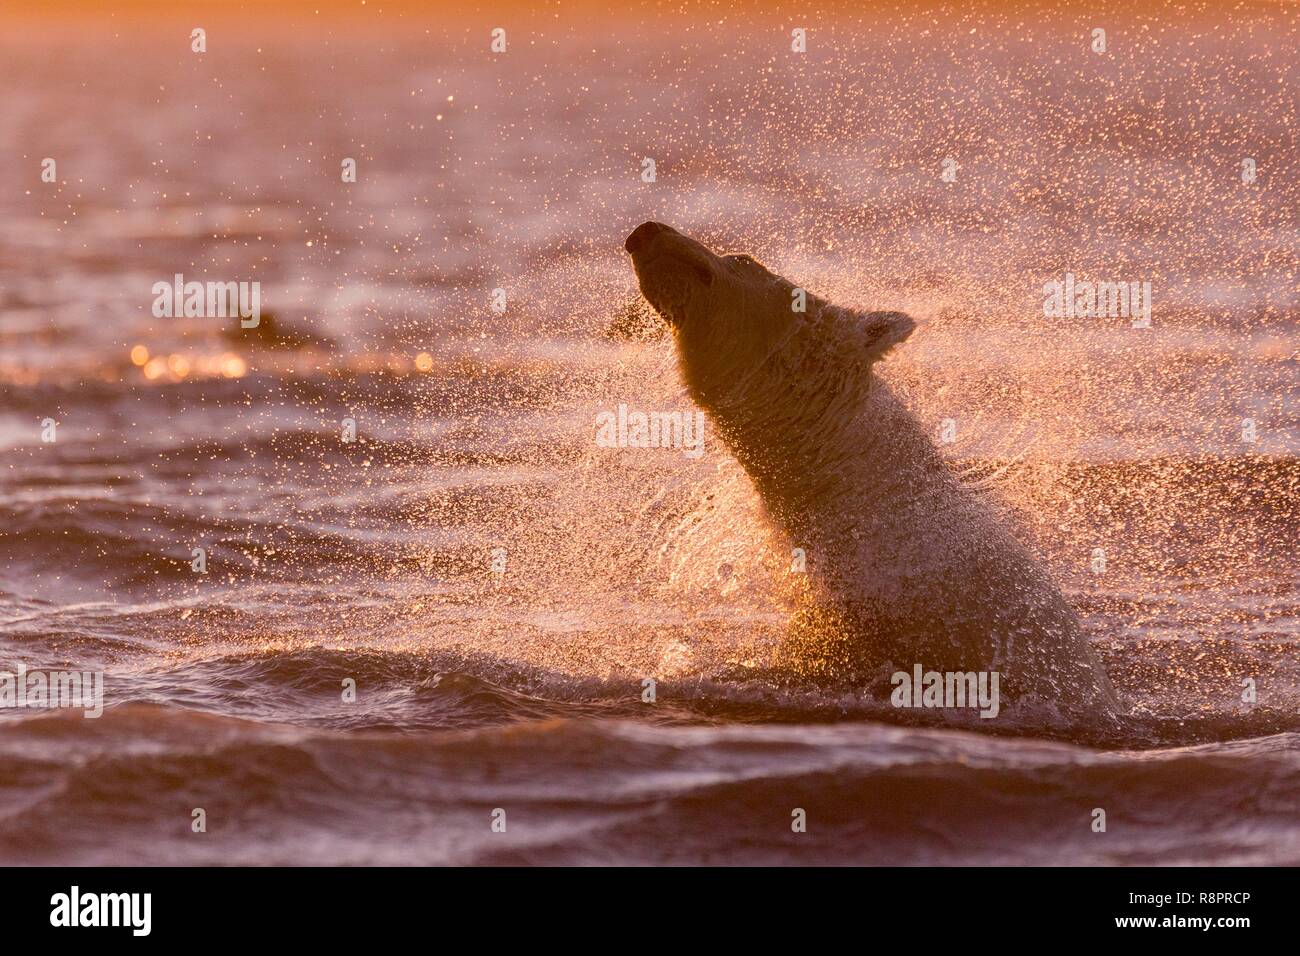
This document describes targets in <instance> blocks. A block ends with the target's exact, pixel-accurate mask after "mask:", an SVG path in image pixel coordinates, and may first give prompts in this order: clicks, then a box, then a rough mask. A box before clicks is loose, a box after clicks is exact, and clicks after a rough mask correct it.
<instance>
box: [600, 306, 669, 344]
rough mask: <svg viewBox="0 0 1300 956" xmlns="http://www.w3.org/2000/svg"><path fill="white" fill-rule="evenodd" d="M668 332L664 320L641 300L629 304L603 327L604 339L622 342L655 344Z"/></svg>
mask: <svg viewBox="0 0 1300 956" xmlns="http://www.w3.org/2000/svg"><path fill="white" fill-rule="evenodd" d="M667 331H668V326H667V325H665V324H664V320H663V319H661V318H659V316H658V314H656V312H655V311H654V309H652V308H650V306H649V305H648V304H647V303H646V301H645V300H644V299H642V298H637V299H636V300H634V301H632V302H629V303H628V304H627V305H625V306H623V308H622V309H620V310H619V311H618V313H617V314H615V316H614V318H613V319H611V320H610V323H609V325H607V326H606V327H605V337H606V338H610V339H618V340H620V341H623V342H656V341H658V340H659V339H661V338H663V337H664V335H665V333H667Z"/></svg>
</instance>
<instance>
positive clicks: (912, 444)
mask: <svg viewBox="0 0 1300 956" xmlns="http://www.w3.org/2000/svg"><path fill="white" fill-rule="evenodd" d="M625 247H626V249H627V251H628V252H629V253H630V254H631V257H632V263H633V266H634V268H635V270H636V275H637V279H638V281H639V283H640V286H641V291H642V294H643V295H644V296H645V298H646V300H647V301H648V302H649V303H650V305H651V306H652V307H653V308H654V309H655V310H656V311H657V312H658V313H659V314H660V315H661V316H662V317H663V318H664V319H665V320H666V321H667V323H668V324H669V326H670V327H671V329H672V333H673V336H674V338H675V340H676V347H677V355H678V362H679V365H680V369H681V374H682V377H683V379H684V381H685V384H686V387H687V390H688V391H689V393H690V395H691V397H692V398H693V399H694V401H695V402H696V403H698V404H699V405H700V406H701V407H702V408H703V409H704V410H705V412H706V413H707V414H708V417H709V421H710V422H711V423H712V425H713V428H714V431H715V433H716V434H717V436H718V437H719V438H720V439H721V440H722V441H723V443H724V444H725V445H726V446H727V448H728V449H729V450H730V451H731V453H732V454H733V455H734V456H735V457H736V459H737V460H738V461H739V462H740V464H741V465H742V466H743V467H744V469H745V471H746V472H747V473H748V474H749V476H750V479H751V480H752V482H753V484H754V486H755V487H756V489H757V491H758V493H759V495H760V497H761V499H762V501H763V504H764V507H765V508H766V510H767V512H768V514H769V515H770V516H771V518H772V519H773V520H774V521H775V522H776V523H777V524H778V525H779V526H780V528H781V529H783V531H784V532H785V534H786V536H788V538H789V542H790V544H791V546H792V547H801V548H803V549H804V551H805V554H806V556H807V557H806V561H807V571H808V575H809V578H810V583H811V587H812V598H813V600H812V602H811V604H810V607H809V609H808V610H805V611H801V612H800V613H799V614H798V615H796V620H795V621H794V622H793V624H792V627H791V631H790V636H789V638H788V641H787V647H786V649H785V652H784V654H783V661H782V664H783V665H784V666H787V667H792V668H794V669H795V670H796V672H800V673H802V674H803V675H806V676H809V677H813V678H829V679H833V680H836V681H839V680H846V681H852V682H856V683H861V682H865V683H867V684H869V685H874V686H875V687H876V688H878V689H880V690H883V691H885V692H888V691H889V686H888V682H889V680H890V678H889V675H890V673H891V671H892V672H894V673H897V672H904V673H911V672H912V671H913V669H914V667H915V666H916V665H920V666H921V667H922V668H924V669H925V671H927V672H929V671H936V672H971V671H975V672H997V673H998V674H999V675H1000V688H1001V694H1002V697H1003V700H1004V701H1010V702H1012V703H1013V704H1017V705H1021V707H1022V712H1023V709H1024V708H1030V709H1031V710H1032V711H1033V712H1035V713H1041V714H1042V716H1043V717H1045V718H1046V719H1048V720H1051V721H1053V722H1056V721H1057V720H1058V719H1059V720H1063V721H1066V722H1069V723H1071V724H1073V723H1076V722H1080V721H1082V722H1086V723H1089V724H1092V723H1095V722H1096V718H1097V717H1099V716H1110V715H1111V714H1113V712H1114V708H1115V706H1116V701H1115V696H1114V691H1113V690H1112V689H1111V686H1110V683H1109V680H1108V679H1107V677H1106V674H1105V672H1104V670H1103V669H1102V667H1101V666H1100V663H1099V661H1098V659H1097V657H1096V655H1095V653H1094V651H1093V649H1092V647H1091V646H1090V645H1089V643H1088V641H1087V639H1086V638H1085V637H1084V635H1083V633H1082V631H1081V629H1080V626H1079V623H1078V620H1077V618H1076V617H1075V615H1074V613H1073V612H1072V610H1071V609H1070V607H1069V606H1068V605H1067V603H1066V601H1065V599H1064V597H1063V596H1062V595H1061V592H1060V590H1059V589H1058V588H1057V587H1056V586H1055V584H1053V582H1052V581H1051V579H1050V577H1049V576H1048V574H1047V573H1046V572H1045V570H1044V569H1043V566H1042V564H1041V562H1039V561H1037V560H1035V559H1034V557H1033V556H1032V555H1031V554H1030V552H1029V551H1028V550H1027V549H1026V547H1025V546H1024V545H1022V544H1021V543H1020V542H1019V541H1018V540H1017V539H1016V538H1015V537H1014V536H1012V535H1011V534H1010V533H1009V532H1008V531H1007V530H1006V529H1005V528H1004V527H1003V526H1002V523H1001V521H1000V520H999V518H998V516H997V513H996V511H995V510H994V509H993V508H992V507H991V506H990V505H989V503H988V502H986V501H985V500H982V498H981V497H980V496H979V495H977V494H976V493H974V492H972V491H971V490H970V489H968V488H966V487H965V486H963V485H962V484H961V483H960V481H958V480H957V478H956V477H955V476H954V475H953V473H952V471H951V470H950V469H949V467H948V466H947V465H946V464H945V462H944V461H943V459H942V457H941V456H940V454H939V452H938V450H937V449H936V448H935V447H934V445H933V443H932V442H931V441H930V438H929V436H928V435H927V434H926V430H925V428H924V427H923V426H922V425H921V424H920V422H919V421H918V420H917V419H916V418H915V417H913V415H912V414H911V413H910V412H909V411H908V410H907V409H906V408H905V407H904V405H903V403H902V402H901V401H900V400H899V399H898V398H897V397H896V396H895V395H894V394H893V393H892V392H891V391H890V389H889V387H888V386H887V385H886V384H885V383H884V382H882V381H881V380H880V379H879V378H878V377H877V376H876V375H875V374H874V366H875V363H876V362H878V361H880V360H881V359H882V358H883V357H884V356H885V354H886V353H887V352H888V351H889V350H890V349H892V348H894V347H895V346H897V345H898V344H899V343H901V342H903V341H904V340H905V339H906V338H907V337H908V336H909V335H910V334H911V332H912V330H913V328H914V323H913V321H912V319H910V318H909V317H908V316H906V315H904V314H903V313H901V312H867V313H863V312H857V311H854V310H851V309H846V308H841V307H838V306H834V305H831V304H830V303H829V302H826V301H824V300H822V299H820V298H818V297H816V296H814V295H812V294H811V293H807V292H805V291H804V290H800V289H797V288H796V287H795V286H794V285H793V284H792V283H790V282H788V281H787V280H785V279H783V278H781V277H780V276H777V275H775V274H773V273H772V272H770V271H768V270H767V269H766V268H764V267H763V266H762V265H760V264H759V263H758V262H756V261H755V260H754V259H753V258H751V257H750V256H746V255H715V254H714V253H713V252H711V251H710V250H709V249H707V248H706V247H705V246H703V245H701V244H700V243H699V242H696V241H695V240H693V239H691V238H689V237H687V236H685V235H683V234H681V233H680V232H678V231H677V230H675V229H673V228H671V227H669V226H665V225H663V224H661V223H657V222H647V223H644V224H642V225H640V226H638V227H637V228H636V229H635V230H634V231H633V232H632V234H631V235H630V236H628V238H627V242H626V243H625ZM800 299H802V300H803V306H804V309H803V311H799V310H798V305H799V304H800Z"/></svg>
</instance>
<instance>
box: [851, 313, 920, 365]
mask: <svg viewBox="0 0 1300 956" xmlns="http://www.w3.org/2000/svg"><path fill="white" fill-rule="evenodd" d="M860 321H861V323H862V324H861V330H862V341H863V345H864V346H865V348H866V357H867V361H868V362H877V361H879V360H880V359H882V358H884V357H885V353H886V352H888V351H889V350H890V349H892V348H893V347H894V346H895V345H898V344H899V343H900V342H902V341H903V340H904V339H906V338H907V337H908V336H909V335H911V334H912V330H913V329H915V328H916V322H915V321H914V320H913V319H912V317H911V316H910V315H906V314H904V313H902V312H863V313H860Z"/></svg>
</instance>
